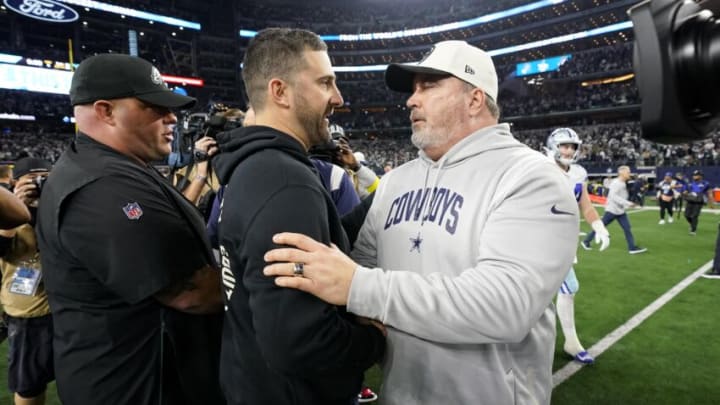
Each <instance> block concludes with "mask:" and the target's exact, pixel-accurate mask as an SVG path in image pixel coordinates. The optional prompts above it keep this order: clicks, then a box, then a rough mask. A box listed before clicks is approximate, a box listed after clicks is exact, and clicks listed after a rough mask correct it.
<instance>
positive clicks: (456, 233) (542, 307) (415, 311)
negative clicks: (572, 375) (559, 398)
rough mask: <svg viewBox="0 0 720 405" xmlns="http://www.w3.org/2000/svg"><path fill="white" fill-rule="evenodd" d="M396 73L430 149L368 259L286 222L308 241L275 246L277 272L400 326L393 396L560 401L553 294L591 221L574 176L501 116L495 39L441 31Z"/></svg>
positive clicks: (375, 235)
mask: <svg viewBox="0 0 720 405" xmlns="http://www.w3.org/2000/svg"><path fill="white" fill-rule="evenodd" d="M385 79H386V82H387V84H388V86H389V87H390V88H391V89H393V90H397V91H402V92H406V93H412V96H411V97H410V98H409V99H408V101H407V106H408V107H409V108H410V111H411V113H410V120H411V121H412V131H413V134H412V142H413V143H414V144H415V146H416V147H418V149H420V155H419V158H418V159H415V160H413V161H411V162H408V163H406V164H405V165H403V166H400V167H398V168H397V169H394V170H393V171H391V172H389V173H387V174H386V175H385V176H384V177H383V179H382V180H381V182H380V185H379V187H378V189H377V191H376V195H375V199H374V201H373V203H372V206H371V208H370V210H369V212H368V215H367V217H366V219H365V222H364V224H363V226H362V228H361V230H360V234H359V235H358V239H357V241H356V243H355V245H354V249H353V252H352V257H353V259H354V260H353V259H350V258H349V257H347V256H345V255H343V254H342V252H340V251H339V250H338V249H336V248H335V247H330V246H327V245H325V244H322V243H319V242H316V241H314V240H312V239H310V238H307V237H305V236H303V235H299V234H290V233H283V234H279V235H275V236H274V239H273V241H274V242H275V243H277V244H281V245H282V244H284V245H290V246H293V247H296V248H292V247H291V248H281V249H276V250H273V251H270V252H268V254H266V255H265V260H266V261H267V262H269V263H271V264H269V265H268V266H267V267H266V268H265V274H266V275H268V276H281V277H277V278H276V280H275V282H276V284H278V285H280V286H283V287H291V288H297V289H300V290H303V291H307V292H310V293H312V294H315V295H316V296H318V297H320V298H322V299H323V300H326V301H328V302H331V303H335V304H337V305H347V309H348V311H350V312H353V313H355V314H358V315H362V316H365V317H368V318H371V319H375V320H379V321H381V322H382V323H384V324H385V325H386V327H387V334H388V335H387V339H388V345H387V349H386V354H385V359H384V361H383V364H382V367H383V385H382V391H381V393H380V396H381V397H382V398H383V401H384V403H386V404H408V403H413V404H493V405H494V404H548V403H549V402H550V393H551V389H552V360H553V352H554V344H555V313H554V308H553V305H552V302H551V301H552V298H553V296H554V294H555V293H556V292H557V290H558V288H559V287H560V284H561V282H562V280H563V278H564V277H565V274H566V272H567V269H568V268H570V266H571V265H572V262H573V258H574V256H575V243H577V242H576V238H577V233H578V219H579V217H578V205H577V203H576V201H575V198H574V196H573V194H572V192H571V191H570V189H569V188H568V187H567V179H566V178H565V175H564V174H563V173H562V172H561V171H560V170H558V169H557V167H556V165H555V163H554V162H552V161H551V160H548V159H547V158H545V157H544V156H543V155H541V154H540V153H538V152H535V151H533V150H531V149H530V148H528V147H527V146H525V145H523V144H521V143H520V142H518V141H517V140H516V139H515V138H513V136H512V135H511V133H510V127H509V126H508V125H507V124H498V116H499V108H498V106H497V103H496V100H497V94H498V84H497V75H496V73H495V67H494V65H493V62H492V60H491V58H490V56H489V55H488V54H487V53H485V52H483V51H482V50H480V49H478V48H476V47H474V46H471V45H469V44H467V43H466V42H464V41H444V42H440V43H438V44H436V45H435V46H434V47H433V48H432V50H431V51H430V52H429V53H428V54H427V55H426V56H425V58H424V59H423V60H422V61H420V62H419V63H411V64H401V65H390V66H389V67H388V69H387V71H386V76H385ZM356 261H357V263H356ZM293 263H304V266H302V267H303V269H304V270H303V271H302V272H300V273H298V272H297V271H296V272H295V273H294V277H292V276H293V269H294V268H295V267H297V266H295V265H294V264H293ZM358 263H360V264H358ZM299 276H302V277H299Z"/></svg>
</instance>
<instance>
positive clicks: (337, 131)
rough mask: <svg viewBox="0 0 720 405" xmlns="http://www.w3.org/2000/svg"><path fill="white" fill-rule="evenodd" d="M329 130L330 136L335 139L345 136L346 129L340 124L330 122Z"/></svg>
mask: <svg viewBox="0 0 720 405" xmlns="http://www.w3.org/2000/svg"><path fill="white" fill-rule="evenodd" d="M328 131H329V132H330V136H331V137H332V139H335V140H337V139H338V138H342V137H344V136H345V130H344V129H343V127H341V126H340V125H338V124H330V126H329V127H328Z"/></svg>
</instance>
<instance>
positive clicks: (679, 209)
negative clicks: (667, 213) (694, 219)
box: [673, 197, 683, 218]
mask: <svg viewBox="0 0 720 405" xmlns="http://www.w3.org/2000/svg"><path fill="white" fill-rule="evenodd" d="M673 205H675V212H677V217H678V218H680V213H681V212H682V209H683V199H682V197H678V198H676V199H674V200H673Z"/></svg>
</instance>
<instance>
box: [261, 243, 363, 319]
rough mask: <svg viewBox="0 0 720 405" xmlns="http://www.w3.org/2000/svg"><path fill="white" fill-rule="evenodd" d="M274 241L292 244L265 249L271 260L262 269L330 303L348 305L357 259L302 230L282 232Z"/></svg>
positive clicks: (283, 284) (277, 281) (282, 282)
mask: <svg viewBox="0 0 720 405" xmlns="http://www.w3.org/2000/svg"><path fill="white" fill-rule="evenodd" d="M273 242H274V243H276V244H278V245H288V246H290V247H287V248H278V249H273V250H270V251H268V252H267V253H265V261H266V262H268V263H270V264H268V265H267V266H265V269H264V270H263V273H264V274H265V275H266V276H278V277H277V278H276V279H275V284H277V285H278V286H280V287H287V288H295V289H298V290H301V291H305V292H308V293H310V294H313V295H315V296H316V297H318V298H320V299H321V300H323V301H325V302H328V303H330V304H334V305H347V302H348V296H349V293H350V284H351V283H352V278H353V275H354V274H355V269H356V268H357V267H358V265H357V263H355V262H354V261H353V260H352V259H350V258H349V257H348V256H346V255H345V254H344V253H343V252H342V251H340V249H338V248H337V246H335V245H332V246H326V245H324V244H322V243H320V242H317V241H316V240H314V239H312V238H310V237H307V236H305V235H302V234H299V233H279V234H277V235H275V236H273ZM296 263H302V268H303V275H302V277H298V276H296V275H295V267H296V266H295V264H296Z"/></svg>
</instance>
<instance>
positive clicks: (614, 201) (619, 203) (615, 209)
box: [605, 179, 633, 214]
mask: <svg viewBox="0 0 720 405" xmlns="http://www.w3.org/2000/svg"><path fill="white" fill-rule="evenodd" d="M627 196H628V191H627V184H626V183H624V182H622V181H620V180H618V179H615V180H613V181H612V183H610V190H609V191H608V200H607V204H606V206H605V209H606V210H607V211H609V212H612V213H613V214H622V213H624V212H625V210H626V209H628V208H630V206H631V205H632V204H633V203H632V201H629V200H628V199H627Z"/></svg>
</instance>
